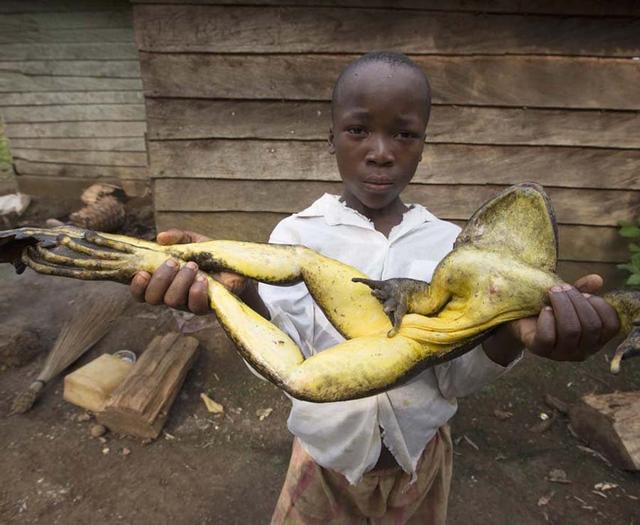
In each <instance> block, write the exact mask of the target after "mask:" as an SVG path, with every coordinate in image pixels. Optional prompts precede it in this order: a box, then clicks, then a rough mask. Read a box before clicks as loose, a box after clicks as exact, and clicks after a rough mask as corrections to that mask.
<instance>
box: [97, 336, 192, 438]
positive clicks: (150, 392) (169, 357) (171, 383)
mask: <svg viewBox="0 0 640 525" xmlns="http://www.w3.org/2000/svg"><path fill="white" fill-rule="evenodd" d="M197 347H198V340H197V339H196V338H195V337H185V336H181V335H180V334H179V333H177V332H170V333H168V334H166V335H164V336H156V337H155V338H154V339H153V340H152V341H151V343H150V344H149V346H148V347H147V348H146V350H145V351H144V353H143V354H142V356H141V357H140V359H138V361H137V362H136V364H135V365H134V367H133V369H132V371H131V373H130V374H129V375H128V376H127V378H126V379H125V380H124V382H123V383H122V384H121V385H120V386H119V387H118V388H117V389H116V390H115V391H114V392H113V394H112V396H111V397H110V398H109V400H108V401H107V403H106V405H105V408H104V411H103V412H101V413H99V414H97V419H98V421H100V422H101V423H102V424H103V425H105V426H107V427H108V428H109V429H110V430H112V431H113V432H121V433H123V434H130V435H132V436H137V437H141V438H156V437H158V435H159V434H160V431H161V430H162V427H163V426H164V423H165V421H166V419H167V415H168V413H169V409H170V408H171V405H172V404H173V401H174V399H175V397H176V395H177V393H178V390H180V387H181V385H182V383H183V382H184V379H185V376H186V374H187V371H188V370H189V368H190V367H191V365H192V364H193V361H194V359H195V356H196V350H197Z"/></svg>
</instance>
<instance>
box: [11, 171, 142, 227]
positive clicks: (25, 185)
mask: <svg viewBox="0 0 640 525" xmlns="http://www.w3.org/2000/svg"><path fill="white" fill-rule="evenodd" d="M138 180H139V179H138ZM96 182H104V183H110V184H122V179H119V178H118V177H88V178H80V177H51V176H49V175H45V176H33V175H19V176H17V177H16V183H17V185H18V189H19V190H20V191H21V192H23V193H27V194H29V195H34V196H36V197H38V199H39V201H40V202H41V204H42V206H43V209H46V210H48V211H49V213H50V214H51V216H52V217H62V216H64V215H68V214H69V212H71V211H74V210H77V209H79V208H81V207H82V206H83V204H82V202H81V201H80V195H81V194H82V192H83V190H85V189H86V188H88V187H89V186H91V185H92V184H94V183H96ZM136 182H137V180H136Z"/></svg>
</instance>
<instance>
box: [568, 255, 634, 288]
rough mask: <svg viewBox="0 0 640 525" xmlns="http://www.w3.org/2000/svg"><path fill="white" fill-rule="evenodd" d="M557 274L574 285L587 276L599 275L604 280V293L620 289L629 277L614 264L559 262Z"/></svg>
mask: <svg viewBox="0 0 640 525" xmlns="http://www.w3.org/2000/svg"><path fill="white" fill-rule="evenodd" d="M556 273H557V274H558V275H559V276H560V277H562V279H564V281H565V282H567V283H572V284H573V283H575V282H576V281H577V280H578V279H579V278H580V277H583V276H585V275H589V274H592V273H595V274H598V275H600V276H601V277H602V278H603V279H604V286H603V288H602V292H603V293H604V292H607V291H609V290H614V289H616V288H620V287H621V286H623V285H624V281H625V279H626V278H627V275H625V273H624V272H622V270H619V269H618V268H617V267H616V265H615V264H612V263H597V262H575V261H559V262H558V268H557V270H556Z"/></svg>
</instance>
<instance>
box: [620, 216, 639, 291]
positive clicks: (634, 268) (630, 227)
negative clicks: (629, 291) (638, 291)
mask: <svg viewBox="0 0 640 525" xmlns="http://www.w3.org/2000/svg"><path fill="white" fill-rule="evenodd" d="M620 235H622V236H623V237H626V238H630V239H638V240H640V218H638V219H636V221H635V222H626V221H625V222H620ZM629 251H630V252H631V258H630V260H629V262H628V263H625V264H619V265H618V268H621V269H622V270H625V271H627V272H629V273H630V274H631V275H630V276H629V278H628V279H627V284H628V285H629V286H635V287H639V288H640V245H639V244H636V243H635V242H632V243H631V244H629Z"/></svg>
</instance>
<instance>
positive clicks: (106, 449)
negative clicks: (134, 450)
mask: <svg viewBox="0 0 640 525" xmlns="http://www.w3.org/2000/svg"><path fill="white" fill-rule="evenodd" d="M102 453H103V454H104V455H105V456H106V455H107V454H108V453H109V447H104V448H103V449H102Z"/></svg>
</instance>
